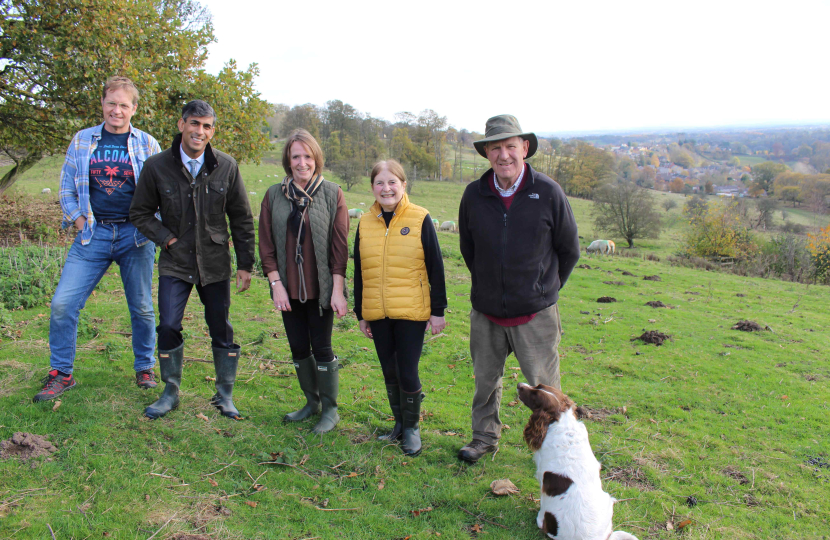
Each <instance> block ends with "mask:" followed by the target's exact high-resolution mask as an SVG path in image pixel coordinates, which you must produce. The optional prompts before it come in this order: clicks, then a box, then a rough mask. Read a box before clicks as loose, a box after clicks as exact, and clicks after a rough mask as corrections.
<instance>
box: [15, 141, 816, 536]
mask: <svg viewBox="0 0 830 540" xmlns="http://www.w3.org/2000/svg"><path fill="white" fill-rule="evenodd" d="M59 165H60V162H59V161H58V162H57V166H59ZM54 166H55V165H54V164H53V165H52V167H51V168H52V171H53V172H52V173H46V172H45V170H46V169H49V168H50V167H47V166H46V165H44V170H43V171H41V172H40V173H38V172H37V171H36V170H34V169H33V171H30V173H31V174H32V175H33V176H32V177H31V178H29V177H26V178H24V180H21V181H20V182H19V183H18V185H17V186H16V188H15V189H16V190H18V191H20V192H21V193H24V194H26V196H37V197H40V196H41V195H39V192H40V189H42V188H43V187H51V188H52V189H53V194H52V195H50V196H47V197H56V194H55V192H56V186H57V180H56V177H54ZM38 174H40V176H37V175H38ZM50 175H51V176H50ZM269 175H270V177H269ZM243 177H244V178H245V181H246V186H247V189H248V191H253V192H256V193H257V195H251V202H252V207H253V208H254V213H255V214H257V213H258V205H259V202H260V201H261V200H262V196H263V195H264V193H265V190H266V189H267V187H268V186H269V185H270V184H271V183H274V182H275V181H279V179H281V177H282V170H281V166H280V165H279V164H278V162H277V161H275V160H274V159H273V156H270V157H269V156H266V160H265V161H264V162H263V164H262V165H261V166H259V167H254V166H243ZM259 180H262V182H259ZM414 187H415V189H414V193H413V195H412V199H413V200H414V202H416V203H417V204H420V205H423V206H425V207H427V208H428V209H429V210H430V211H431V212H432V214H433V216H434V217H436V218H437V219H439V220H444V219H455V218H456V216H457V207H458V200H459V197H460V194H461V192H462V190H463V187H464V186H463V185H462V184H455V183H441V184H438V183H434V182H419V183H417V184H416V185H415V186H414ZM658 196H661V197H662V196H672V197H678V200H680V199H682V196H675V195H668V194H658ZM346 200H347V202H348V205H349V207H360V208H364V206H360V205H359V203H361V202H363V203H364V204H365V207H368V206H369V205H370V204H371V202H372V197H371V195H370V194H369V189H368V183H367V182H365V181H364V183H362V184H359V185H357V186H355V187H353V188H352V191H351V192H349V193H346ZM571 203H572V206H573V209H574V212H575V214H576V216H577V219H578V222H579V224H580V234H581V235H582V236H583V237H584V240H583V242H584V243H583V246H584V245H586V244H587V243H588V242H589V241H590V240H592V239H593V238H595V235H594V234H593V232H592V229H593V226H592V225H591V221H590V208H591V207H590V203H589V202H587V201H582V200H577V199H574V200H572V201H571ZM788 211H789V209H788ZM679 212H680V208H676V209H673V210H672V211H671V212H669V214H668V221H669V222H670V223H671V225H672V226H671V228H670V229H669V230H668V231H667V232H666V233H665V234H664V235H663V236H662V237H661V239H659V240H649V241H643V242H640V241H638V242H637V246H638V248H639V251H640V252H641V253H653V254H656V255H657V256H658V257H660V258H662V259H663V260H662V261H646V260H643V259H642V258H640V257H624V256H621V255H618V256H615V257H599V256H596V257H594V256H592V257H588V256H583V259H582V260H581V261H580V264H584V265H588V266H589V267H590V268H587V267H580V268H577V269H576V270H575V271H574V273H573V275H572V276H571V278H570V280H569V281H568V283H567V285H566V287H565V288H564V289H563V291H562V296H561V300H560V310H561V314H562V322H563V327H564V336H563V340H562V343H561V346H560V352H561V356H562V368H561V369H562V384H563V390H564V391H565V392H566V393H568V394H569V395H570V396H571V397H572V398H573V399H574V400H575V401H576V402H577V403H578V404H580V405H584V406H587V407H589V408H591V409H592V410H593V412H594V419H592V420H586V424H587V427H588V431H589V433H590V436H591V442H592V446H593V449H594V453H595V454H596V456H597V458H598V459H599V460H600V462H601V463H602V465H603V470H602V473H601V474H602V478H603V484H604V487H605V489H606V490H607V491H608V492H609V493H611V494H612V495H613V496H614V497H616V498H618V499H620V500H621V502H619V503H618V504H617V505H616V508H615V518H614V524H615V529H623V530H627V531H629V532H632V533H634V534H636V535H637V536H638V537H639V538H641V539H643V538H650V539H669V538H676V537H678V536H680V537H683V538H687V539H734V538H739V539H759V540H760V539H805V538H808V539H813V538H816V539H817V538H826V537H827V529H828V503H827V500H828V495H830V489H829V488H828V481H830V444H828V427H827V416H828V409H830V403H829V402H828V397H830V394H828V391H827V381H828V380H830V368H828V364H827V353H826V351H827V350H828V349H830V332H828V330H830V315H828V314H827V308H826V306H827V304H828V300H830V294H828V293H829V292H830V291H828V289H827V288H826V287H815V286H806V285H800V284H793V283H785V282H781V281H774V280H763V279H755V278H745V277H740V276H734V275H727V274H719V273H713V272H704V271H700V270H693V269H686V268H678V267H672V266H669V265H668V264H666V262H665V256H666V255H669V254H671V253H673V252H674V251H676V250H677V247H678V245H679V238H680V232H681V231H682V226H683V225H682V219H681V217H680V213H679ZM351 227H352V234H353V233H354V227H355V222H354V220H352V224H351ZM439 239H440V241H441V244H442V248H443V251H444V253H445V260H444V263H445V266H446V278H447V287H448V297H449V309H448V311H447V321H448V326H447V329H446V331H445V332H444V334H443V335H441V336H440V337H437V338H434V339H433V338H430V337H427V338H425V339H426V341H427V343H426V344H425V346H424V353H423V356H422V362H421V378H422V380H423V383H424V390H425V392H426V394H427V398H426V400H425V401H424V420H423V423H422V437H423V441H424V450H423V453H422V454H421V456H419V457H417V458H409V457H406V456H403V455H402V454H401V453H400V451H399V450H398V449H397V447H396V446H395V445H386V444H383V443H382V442H380V441H378V440H377V439H376V438H375V437H376V435H377V433H379V432H381V431H383V430H384V429H386V428H387V427H388V426H389V425H390V422H389V417H388V411H387V409H388V406H387V404H386V403H385V401H386V399H385V392H384V390H383V383H382V377H381V372H380V367H379V365H378V363H377V359H376V356H375V353H374V349H373V347H372V344H371V342H370V341H369V340H367V339H365V338H364V337H363V336H362V334H361V333H360V331H359V330H358V328H357V321H356V320H355V318H354V316H353V315H349V316H347V317H346V318H344V319H343V320H341V321H338V322H336V323H335V330H334V347H335V351H336V353H337V354H338V355H339V356H340V357H341V359H342V362H343V365H344V369H343V371H342V372H341V373H342V376H341V395H340V414H341V418H342V420H341V422H340V424H339V425H338V427H337V428H336V429H335V430H334V431H333V432H331V433H329V434H327V435H324V436H322V437H319V436H314V435H312V434H311V432H310V427H311V426H312V425H313V424H312V423H311V422H309V423H302V424H299V425H296V424H294V425H285V424H283V423H282V422H281V419H282V416H283V415H284V414H285V413H286V412H288V411H290V410H294V409H295V408H297V407H298V406H299V405H300V403H301V397H300V391H299V388H298V386H297V382H296V377H295V376H294V375H293V367H292V365H291V363H290V353H289V349H288V345H287V342H286V340H285V335H284V330H283V327H282V323H281V322H280V320H279V318H278V316H277V315H276V313H275V312H274V310H273V306H272V305H271V303H270V300H269V298H268V290H267V284H266V282H265V280H264V279H262V278H261V277H260V278H257V279H256V280H255V282H254V284H253V286H252V288H251V290H250V291H248V292H245V293H242V294H237V293H233V294H232V302H233V305H232V307H231V320H232V322H233V324H234V328H235V331H236V336H237V337H236V341H237V342H238V343H240V344H241V345H242V347H243V358H242V360H241V362H240V373H239V377H238V382H237V386H236V388H235V401H236V404H237V406H238V407H239V409H240V410H241V411H242V412H243V414H244V415H245V417H246V419H245V420H244V421H241V422H233V421H230V420H227V419H225V418H223V417H221V415H219V414H218V413H217V412H216V411H215V410H214V409H213V408H212V407H211V406H210V405H209V399H210V396H211V395H212V394H213V388H212V383H211V382H210V381H208V380H207V378H208V377H210V376H212V374H213V368H212V365H211V364H210V363H209V362H210V360H211V359H210V343H209V339H208V338H207V334H206V326H205V324H204V322H203V319H202V309H201V305H200V303H199V301H198V296H197V295H195V294H194V295H193V297H192V298H191V300H190V303H189V306H188V309H187V312H186V315H185V321H184V327H185V333H186V336H187V340H186V353H185V354H186V356H187V359H188V362H187V363H186V367H185V372H184V380H183V385H182V394H183V395H182V405H181V407H180V408H179V409H178V410H177V411H174V412H172V413H170V414H169V415H167V416H166V417H165V418H163V419H161V420H157V421H149V420H147V419H145V418H143V417H142V410H143V408H144V407H146V406H147V405H148V404H150V403H152V402H153V401H154V400H155V399H156V397H157V395H158V393H159V392H158V391H149V392H148V391H141V390H139V389H138V388H137V387H136V386H135V384H134V382H133V372H132V353H131V348H130V341H129V336H128V335H125V334H127V333H129V331H130V325H129V314H128V312H127V307H126V303H125V301H124V298H123V292H122V290H121V283H120V279H119V278H118V277H117V275H118V267H115V266H114V267H112V268H111V269H110V271H109V272H108V273H107V275H106V276H105V278H104V279H103V281H102V283H101V284H100V285H99V287H98V288H97V289H96V291H95V294H94V296H93V297H91V298H90V300H89V301H88V303H87V306H86V309H85V310H84V311H83V312H82V318H81V325H80V335H79V339H78V356H77V359H76V371H75V374H76V377H77V379H78V381H79V383H80V385H79V386H78V388H77V389H74V390H72V391H71V392H68V393H66V394H65V395H64V396H62V399H61V403H60V405H59V406H56V405H57V404H56V402H46V403H41V404H37V405H35V404H32V403H31V397H32V396H33V395H34V394H35V393H36V392H37V391H38V389H39V382H38V380H39V378H40V377H42V376H43V375H45V374H46V371H47V369H48V363H49V347H48V341H47V340H48V329H49V309H48V307H47V306H42V307H39V308H34V309H28V310H16V311H13V312H11V314H10V316H9V317H8V318H9V319H10V320H8V321H7V322H5V323H2V328H0V381H2V385H0V440H6V439H9V438H10V437H11V436H12V434H13V433H15V432H18V431H23V432H29V433H34V434H39V435H45V436H48V437H49V439H50V441H51V442H52V443H54V445H55V446H56V447H57V451H56V452H55V453H54V454H53V455H52V456H51V458H49V459H44V458H40V459H37V460H34V461H31V462H26V463H22V462H19V461H17V460H14V459H10V460H5V461H0V537H2V538H15V539H21V538H50V537H51V536H50V533H49V529H48V528H47V524H48V525H49V527H51V529H52V530H53V531H54V536H55V538H57V539H61V540H63V539H69V538H77V539H82V538H102V537H106V538H125V539H127V538H129V539H135V538H141V539H145V540H146V539H149V538H150V537H153V538H178V539H179V540H182V539H184V538H190V539H196V538H199V539H214V538H222V539H224V538H228V539H230V538H234V539H236V538H239V539H243V538H244V539H247V538H263V539H265V538H269V539H270V538H273V539H278V538H279V539H282V538H291V539H309V540H310V539H312V538H315V539H316V538H321V539H322V538H326V539H327V538H332V539H333V538H359V539H363V538H367V539H368V538H371V539H375V538H384V539H385V538H396V539H404V538H411V539H423V538H441V539H442V540H443V539H444V538H448V539H469V538H494V539H495V538H498V539H501V538H505V539H507V538H523V539H524V538H527V539H536V538H541V537H542V535H541V533H539V531H538V529H537V528H536V525H535V516H536V512H537V511H538V507H539V486H538V483H537V482H536V480H535V479H534V476H533V475H534V465H533V462H532V457H531V454H530V452H529V451H528V450H527V448H526V446H525V445H524V442H523V441H522V436H521V431H522V428H523V426H524V423H525V422H526V420H527V418H528V416H529V412H528V410H527V409H525V408H524V407H523V406H522V405H521V404H520V403H519V404H517V403H516V391H515V385H516V383H517V382H520V381H522V376H521V373H520V372H519V371H518V363H517V362H516V360H515V358H513V357H512V356H511V357H510V358H509V359H508V364H507V368H506V370H505V379H504V387H505V391H504V399H503V403H502V421H503V422H504V423H505V424H506V426H508V427H506V429H505V431H504V433H503V438H502V442H501V449H500V451H499V453H498V454H497V455H496V456H495V457H494V458H492V459H491V458H490V457H488V458H486V459H485V460H483V461H482V462H480V463H479V464H477V465H475V466H467V465H463V464H461V463H459V462H458V460H457V459H456V457H455V454H456V452H457V450H458V448H460V447H461V446H462V445H463V444H465V443H466V442H468V440H469V439H470V402H471V400H472V392H473V385H474V380H473V378H472V365H471V362H470V357H469V344H468V333H469V320H468V313H469V309H470V304H469V297H468V294H469V288H470V278H469V273H468V272H467V270H466V268H465V266H464V264H463V261H462V260H461V256H460V252H459V249H458V236H457V235H455V234H450V233H439ZM623 245H624V242H621V241H618V249H619V248H621V247H622V246H623ZM619 251H621V252H625V251H626V250H622V249H620V250H619ZM351 272H352V266H351V264H350V266H349V273H350V274H351ZM624 272H628V273H629V274H633V275H624ZM654 275H656V276H658V277H659V279H660V281H647V280H644V279H643V278H644V277H645V276H654ZM349 277H351V276H349ZM606 282H607V283H606ZM601 296H612V297H614V298H616V299H617V302H615V303H610V304H599V303H597V302H596V300H597V298H598V297H601ZM657 300H659V301H662V302H663V303H664V304H666V305H667V306H668V307H665V308H652V307H648V306H646V305H645V303H646V302H649V301H657ZM743 319H750V320H753V321H756V322H757V323H759V324H760V326H761V327H768V328H769V329H768V330H763V331H760V332H753V333H748V332H739V331H737V330H732V329H731V327H732V326H733V325H734V324H735V323H737V322H738V321H740V320H743ZM646 330H658V331H661V332H663V333H665V334H668V335H670V336H671V339H670V340H668V341H666V342H665V343H664V344H663V345H662V346H659V347H658V346H654V345H646V344H644V343H642V342H640V341H637V340H633V341H632V338H636V337H637V336H640V335H641V334H642V333H643V332H644V331H646ZM265 462H277V463H265ZM502 478H508V479H510V480H511V481H512V482H513V483H514V484H515V485H516V486H517V487H518V488H519V490H520V492H519V493H518V494H516V495H512V496H507V497H496V496H495V495H493V494H492V493H491V492H490V487H489V486H490V483H491V482H492V481H494V480H497V479H502ZM686 521H689V523H688V524H685V525H684V526H683V527H682V528H681V525H682V524H684V523H685V522H686Z"/></svg>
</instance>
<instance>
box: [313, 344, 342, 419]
mask: <svg viewBox="0 0 830 540" xmlns="http://www.w3.org/2000/svg"><path fill="white" fill-rule="evenodd" d="M339 387H340V361H339V360H338V359H337V357H336V356H335V357H334V360H332V361H331V362H317V388H318V390H319V392H320V404H321V405H322V406H323V412H322V414H321V415H320V421H319V422H317V424H316V425H315V426H314V428H313V429H312V430H311V431H313V432H314V433H316V434H318V435H321V434H323V433H327V432H329V431H331V430H332V429H334V426H336V425H337V422H339V421H340V415H338V414H337V392H338V389H339Z"/></svg>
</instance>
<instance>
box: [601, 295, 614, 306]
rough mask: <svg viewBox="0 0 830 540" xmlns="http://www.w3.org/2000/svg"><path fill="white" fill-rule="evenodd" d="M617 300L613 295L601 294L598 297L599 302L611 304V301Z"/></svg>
mask: <svg viewBox="0 0 830 540" xmlns="http://www.w3.org/2000/svg"><path fill="white" fill-rule="evenodd" d="M616 301H617V299H616V298H613V297H611V296H600V297H599V298H597V302H599V303H600V304H610V303H611V302H616Z"/></svg>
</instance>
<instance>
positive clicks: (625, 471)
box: [603, 465, 654, 491]
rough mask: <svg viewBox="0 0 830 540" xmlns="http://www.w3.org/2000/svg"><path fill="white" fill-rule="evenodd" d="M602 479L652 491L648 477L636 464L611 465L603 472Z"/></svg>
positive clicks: (652, 487)
mask: <svg viewBox="0 0 830 540" xmlns="http://www.w3.org/2000/svg"><path fill="white" fill-rule="evenodd" d="M603 480H613V481H614V482H617V483H620V484H622V485H624V486H625V487H631V488H636V489H639V490H640V491H652V490H653V489H654V486H653V485H652V484H651V482H649V480H648V477H647V476H646V475H645V473H644V472H643V471H642V469H640V467H639V466H636V465H632V466H630V467H611V468H610V469H608V472H606V473H605V476H604V477H603Z"/></svg>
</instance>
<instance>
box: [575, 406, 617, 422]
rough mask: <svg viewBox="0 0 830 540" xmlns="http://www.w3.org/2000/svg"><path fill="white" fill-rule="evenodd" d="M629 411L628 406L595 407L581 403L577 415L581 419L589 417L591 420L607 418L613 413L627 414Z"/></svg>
mask: <svg viewBox="0 0 830 540" xmlns="http://www.w3.org/2000/svg"><path fill="white" fill-rule="evenodd" d="M627 412H628V408H627V407H625V406H623V407H620V408H618V409H606V408H602V409H594V408H592V407H588V406H586V405H580V406H579V407H577V408H576V417H577V419H579V420H583V419H585V418H587V419H589V420H595V421H602V420H605V419H606V418H607V417H609V416H611V415H612V414H622V415H625V414H626V413H627Z"/></svg>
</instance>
